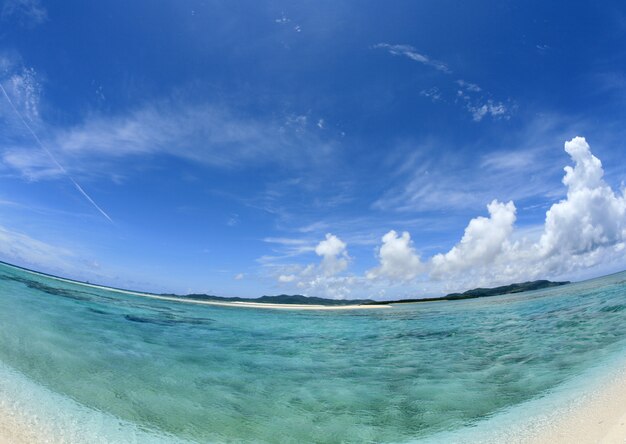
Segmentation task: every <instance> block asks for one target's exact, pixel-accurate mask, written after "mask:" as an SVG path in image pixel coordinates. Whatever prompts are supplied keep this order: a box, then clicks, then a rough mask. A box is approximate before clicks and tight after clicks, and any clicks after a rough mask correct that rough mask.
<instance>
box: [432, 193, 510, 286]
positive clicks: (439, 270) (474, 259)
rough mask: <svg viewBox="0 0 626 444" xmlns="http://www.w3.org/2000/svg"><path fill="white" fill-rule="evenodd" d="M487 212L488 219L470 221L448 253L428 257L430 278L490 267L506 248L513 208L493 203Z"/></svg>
mask: <svg viewBox="0 0 626 444" xmlns="http://www.w3.org/2000/svg"><path fill="white" fill-rule="evenodd" d="M487 210H488V211H489V217H488V218H487V217H482V216H479V217H477V218H475V219H472V220H471V221H470V223H469V224H468V225H467V228H465V233H464V234H463V238H462V239H461V242H459V243H458V244H457V245H455V246H454V247H452V249H451V250H450V251H449V252H447V253H445V254H437V255H435V256H434V257H433V258H432V270H431V275H432V276H434V277H438V276H441V275H446V274H450V273H457V272H462V271H465V270H467V269H472V268H475V267H478V266H484V265H491V264H493V262H494V259H495V258H496V257H497V256H498V255H500V254H501V253H502V252H503V251H504V250H507V249H508V239H509V236H510V235H511V233H512V232H513V224H514V223H515V219H516V215H515V212H516V209H515V205H514V204H513V202H508V203H506V204H504V203H501V202H498V201H497V200H494V201H493V202H491V203H490V204H489V205H488V206H487Z"/></svg>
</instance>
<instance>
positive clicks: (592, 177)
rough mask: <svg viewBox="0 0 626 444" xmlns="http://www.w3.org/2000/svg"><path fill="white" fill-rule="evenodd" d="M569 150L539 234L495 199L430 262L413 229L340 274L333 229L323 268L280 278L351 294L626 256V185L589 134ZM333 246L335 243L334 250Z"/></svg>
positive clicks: (570, 267) (490, 281)
mask: <svg viewBox="0 0 626 444" xmlns="http://www.w3.org/2000/svg"><path fill="white" fill-rule="evenodd" d="M565 152H567V154H569V156H570V158H571V160H572V161H573V163H574V165H573V166H570V165H568V166H566V167H565V168H564V170H565V176H564V177H563V184H564V185H565V186H566V187H567V196H566V198H565V199H563V200H561V201H559V202H557V203H555V204H553V205H552V206H551V207H550V209H549V210H548V211H547V212H546V216H545V222H544V225H543V231H542V232H541V234H540V236H539V238H536V239H532V238H528V237H521V238H520V237H519V236H517V237H516V236H515V221H516V218H517V208H516V207H515V204H514V202H513V201H509V202H507V203H503V202H499V201H498V200H493V201H492V202H491V203H490V204H489V205H487V211H488V213H489V216H488V217H484V216H478V217H476V218H473V219H472V220H470V222H469V223H468V225H467V227H466V228H465V231H464V233H463V237H462V238H461V240H460V241H459V242H458V243H457V244H456V245H454V246H453V247H452V248H451V249H450V250H449V251H448V252H446V253H438V254H435V255H434V256H432V257H431V258H430V259H428V260H425V261H423V260H422V259H421V257H420V255H419V254H418V253H417V252H416V250H415V248H414V247H413V245H412V240H411V235H410V233H408V232H406V231H405V232H403V233H402V234H398V233H397V232H396V231H394V230H391V231H389V232H388V233H387V234H385V235H384V236H383V237H382V245H381V246H380V247H379V248H378V260H379V266H377V267H375V268H373V269H371V270H369V271H367V272H366V274H365V276H364V277H362V276H346V277H337V275H338V274H339V273H340V272H341V271H343V270H344V269H345V268H347V262H345V259H340V258H339V256H340V255H342V256H344V257H347V245H346V244H345V243H344V242H343V241H341V240H340V239H339V238H337V237H336V236H335V235H333V234H330V233H329V234H326V240H324V241H321V242H320V243H319V244H318V247H317V248H316V253H318V255H322V254H320V251H323V252H324V254H323V260H322V262H321V264H320V265H319V266H318V267H316V266H314V265H309V266H307V267H305V268H304V269H303V270H302V271H301V272H300V273H298V274H291V275H289V276H285V275H279V276H278V280H279V281H280V282H284V283H290V284H295V285H296V287H297V288H298V289H300V290H306V291H307V292H311V293H316V292H322V293H323V294H326V295H331V296H334V297H345V296H346V295H349V294H350V293H352V291H353V290H354V289H353V288H351V287H353V286H354V285H355V283H357V282H358V283H359V285H362V286H364V287H372V288H374V287H375V286H376V285H380V284H379V283H377V281H381V280H382V281H383V282H384V285H398V284H407V283H410V282H411V281H414V280H422V281H426V282H438V281H446V280H447V281H453V282H455V283H456V284H455V285H458V286H459V288H467V287H472V286H486V285H495V284H504V283H511V282H520V281H526V280H534V279H540V278H545V277H551V278H554V277H559V276H564V275H568V274H571V273H572V272H575V271H577V270H583V269H588V268H590V267H594V266H597V265H599V264H603V263H607V262H608V263H610V262H613V261H615V260H623V255H624V249H625V247H626V195H625V191H626V190H624V189H622V190H621V191H620V192H619V193H616V192H615V191H614V190H613V189H612V188H611V187H610V186H609V185H607V184H606V182H605V181H604V180H603V176H604V171H603V168H602V163H601V161H600V159H598V158H597V157H595V156H594V155H593V154H592V152H591V148H590V146H589V144H588V143H587V141H586V140H585V138H584V137H574V138H573V139H571V140H569V141H567V142H565ZM329 243H332V245H334V246H335V247H334V248H329ZM338 261H342V262H341V264H342V266H341V267H331V270H330V271H331V272H330V273H327V272H325V270H327V269H328V267H327V266H325V265H324V264H325V263H331V264H334V263H337V262H338ZM360 291H363V289H360ZM406 296H407V297H409V296H410V294H407V295H406Z"/></svg>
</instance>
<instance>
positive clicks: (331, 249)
mask: <svg viewBox="0 0 626 444" xmlns="http://www.w3.org/2000/svg"><path fill="white" fill-rule="evenodd" d="M346 247H347V246H346V243H345V242H344V241H342V240H341V239H339V238H338V237H337V236H335V235H334V234H331V233H327V234H326V238H325V239H324V240H322V241H320V242H319V243H318V244H317V246H316V247H315V250H314V251H315V254H317V255H318V256H320V257H321V261H320V263H319V264H317V265H315V264H309V265H307V266H305V267H300V268H299V269H298V270H296V271H295V272H293V273H284V274H280V275H278V278H277V279H278V282H280V283H283V284H296V287H297V288H298V289H299V290H304V291H315V292H316V294H324V295H327V296H331V297H337V298H341V297H345V295H346V294H347V293H349V292H350V290H349V288H348V287H349V282H352V281H353V279H354V278H353V277H345V276H344V277H338V276H337V275H338V274H340V273H341V272H343V271H345V270H346V269H347V268H348V263H349V259H350V257H349V256H348V251H347V248H346Z"/></svg>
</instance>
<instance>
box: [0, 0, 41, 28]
mask: <svg viewBox="0 0 626 444" xmlns="http://www.w3.org/2000/svg"><path fill="white" fill-rule="evenodd" d="M2 18H3V19H4V20H11V19H15V20H17V21H18V22H19V23H20V24H21V25H22V26H25V27H28V28H33V27H35V26H37V25H40V24H42V23H44V22H45V21H46V20H48V12H47V11H46V8H44V7H43V6H42V5H41V2H40V1H39V0H6V1H5V2H4V6H3V8H2Z"/></svg>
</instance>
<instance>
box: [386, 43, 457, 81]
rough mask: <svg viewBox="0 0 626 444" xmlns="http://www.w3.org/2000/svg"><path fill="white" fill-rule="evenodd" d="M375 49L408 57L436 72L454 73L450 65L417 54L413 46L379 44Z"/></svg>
mask: <svg viewBox="0 0 626 444" xmlns="http://www.w3.org/2000/svg"><path fill="white" fill-rule="evenodd" d="M374 48H376V49H386V50H387V51H388V52H389V54H393V55H396V56H404V57H408V58H409V59H411V60H413V61H415V62H419V63H421V64H423V65H426V66H430V67H431V68H435V69H436V70H438V71H441V72H445V73H447V74H450V73H451V72H452V71H451V70H450V68H448V65H446V64H445V63H443V62H440V61H438V60H434V59H431V58H430V57H428V56H427V55H424V54H421V53H419V52H417V49H415V48H414V47H413V46H411V45H390V44H389V43H378V44H376V45H374Z"/></svg>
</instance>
